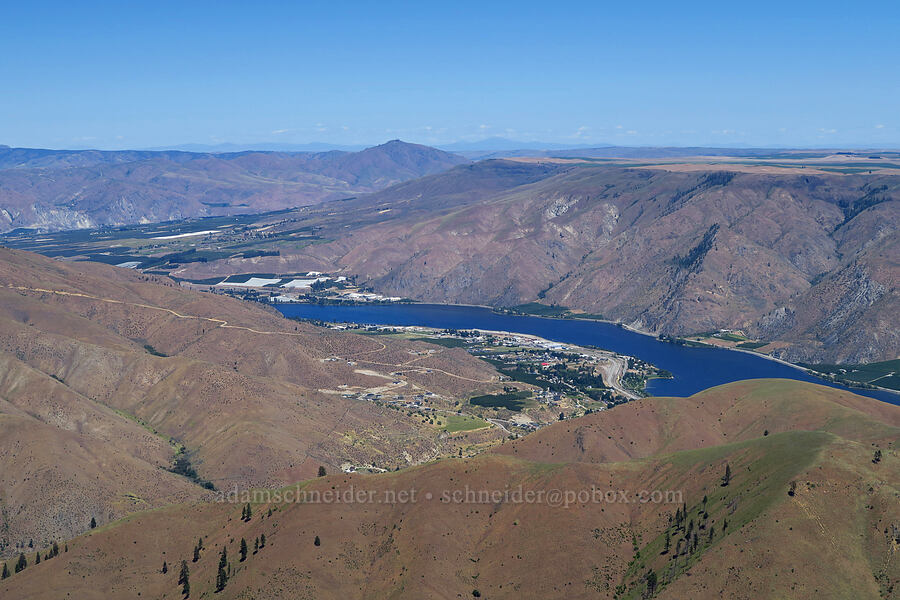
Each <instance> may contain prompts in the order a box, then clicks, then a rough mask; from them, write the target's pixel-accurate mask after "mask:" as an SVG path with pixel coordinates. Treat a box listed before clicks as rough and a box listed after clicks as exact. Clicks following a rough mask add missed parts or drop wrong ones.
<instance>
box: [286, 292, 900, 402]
mask: <svg viewBox="0 0 900 600" xmlns="http://www.w3.org/2000/svg"><path fill="white" fill-rule="evenodd" d="M296 304H315V303H312V302H297V303H296ZM400 304H412V305H418V306H436V307H442V308H446V307H451V308H452V307H460V308H482V309H486V310H489V311H490V312H491V313H493V314H496V315H501V316H511V317H533V318H536V319H547V320H558V321H585V322H593V323H606V324H608V325H613V326H615V327H621V328H622V329H625V330H626V331H629V332H631V333H637V334H640V335H644V336H647V337H650V338H653V339H655V340H658V341H659V342H661V343H671V342H666V341H665V340H662V339H660V338H659V336H658V335H655V334H653V333H650V332H648V331H644V330H642V329H637V328H635V327H632V326H631V325H628V324H626V323H624V322H621V321H611V320H609V319H587V318H581V317H578V316H577V315H573V316H569V317H554V316H547V315H533V314H528V313H522V312H503V309H498V307H495V306H486V305H483V304H463V303H449V302H420V301H416V300H413V301H411V302H403V303H400V302H397V303H391V304H387V303H371V302H362V303H358V304H353V305H350V304H346V306H392V305H400ZM422 327H427V326H422ZM471 329H472V330H478V328H476V327H473V328H471ZM483 331H489V330H483ZM501 333H507V334H513V335H523V336H531V335H532V334H527V333H522V332H515V331H510V332H501ZM548 341H552V340H548ZM697 343H698V344H701V345H702V347H703V348H709V349H716V350H730V351H733V352H741V353H745V354H749V355H751V356H756V357H759V358H764V359H767V360H771V361H774V362H777V363H780V364H782V365H785V366H788V367H792V368H794V369H797V370H798V371H801V372H803V373H806V374H807V375H811V376H813V377H815V378H817V379H821V380H822V381H823V382H827V383H831V384H835V385H840V386H843V387H846V388H849V389H858V390H877V391H880V392H887V393H890V394H892V395H895V396H897V397H898V398H900V390H894V389H891V388H885V387H881V386H877V385H875V386H872V387H862V386H857V385H853V383H852V382H850V383H846V382H843V381H836V380H835V381H832V380H829V379H826V378H825V377H823V376H822V375H821V374H820V373H819V372H818V371H815V370H813V369H810V368H807V367H803V366H801V365H798V364H796V363H792V362H790V361H787V360H784V359H781V358H777V357H775V356H770V355H768V354H763V353H761V352H755V351H753V350H748V349H745V348H734V347H728V346H716V345H715V344H707V343H705V342H697ZM571 345H573V346H574V345H576V344H571ZM601 350H603V351H604V352H609V353H611V354H617V353H615V352H613V351H612V350H606V349H602V348H601ZM636 358H639V357H636Z"/></svg>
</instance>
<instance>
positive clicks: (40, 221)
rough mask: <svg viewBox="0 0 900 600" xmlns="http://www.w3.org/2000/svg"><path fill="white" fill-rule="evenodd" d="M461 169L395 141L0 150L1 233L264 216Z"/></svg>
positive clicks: (445, 157) (451, 157) (440, 155)
mask: <svg viewBox="0 0 900 600" xmlns="http://www.w3.org/2000/svg"><path fill="white" fill-rule="evenodd" d="M465 162H467V161H466V159H465V158H462V157H460V156H457V155H455V154H450V153H448V152H443V151H441V150H436V149H434V148H429V147H427V146H419V145H416V144H407V143H405V142H401V141H399V140H394V141H391V142H388V143H386V144H382V145H381V146H375V147H373V148H368V149H366V150H363V151H360V152H339V151H331V152H320V153H287V152H236V153H229V154H212V153H191V152H180V151H165V152H152V151H122V152H105V151H98V150H37V149H30V148H0V232H2V231H9V230H11V229H16V228H20V227H23V228H39V229H45V230H59V229H78V228H85V227H97V226H103V225H125V224H132V223H142V222H145V223H146V222H156V221H167V220H176V219H183V218H190V217H201V216H212V215H226V214H247V213H256V212H265V211H269V210H278V209H282V208H288V207H293V206H304V205H309V204H315V203H318V202H322V201H325V200H332V199H336V198H346V197H348V196H354V195H357V194H362V193H370V192H374V191H377V190H380V189H383V188H385V187H388V186H390V185H393V184H396V183H401V182H403V181H406V180H409V179H415V178H417V177H422V176H424V175H430V174H433V173H438V172H440V171H443V170H445V169H448V168H450V167H453V166H456V165H459V164H462V163H465Z"/></svg>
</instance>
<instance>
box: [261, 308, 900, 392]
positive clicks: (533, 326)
mask: <svg viewBox="0 0 900 600" xmlns="http://www.w3.org/2000/svg"><path fill="white" fill-rule="evenodd" d="M275 307H276V308H277V309H278V310H279V311H281V313H282V314H284V315H285V316H287V317H296V318H304V319H319V320H322V321H330V322H337V323H341V322H350V323H363V324H371V325H420V326H423V327H436V328H442V329H443V328H451V329H487V330H493V331H508V332H514V333H527V334H531V335H536V336H539V337H542V338H545V339H548V340H553V341H556V342H562V343H567V344H574V345H578V346H596V347H598V348H602V349H604V350H611V351H613V352H617V353H619V354H626V355H629V356H634V357H637V358H640V359H642V360H645V361H647V362H649V363H652V364H653V365H655V366H657V367H659V368H661V369H666V370H668V371H670V372H671V373H672V375H673V376H674V378H673V379H652V380H650V381H649V382H648V384H647V392H648V393H649V394H652V395H654V396H689V395H691V394H694V393H696V392H699V391H701V390H705V389H707V388H710V387H713V386H716V385H721V384H723V383H729V382H732V381H738V380H740V379H759V378H770V377H779V378H785V379H796V380H798V381H809V382H813V383H819V384H822V385H827V386H830V387H835V388H839V389H844V390H849V391H852V392H853V393H855V394H859V395H861V396H869V397H870V398H876V399H878V400H881V401H884V402H889V403H891V404H900V394H895V393H892V392H888V391H884V390H866V389H858V388H847V387H845V386H841V385H836V384H833V383H830V382H828V381H825V380H824V379H821V378H819V377H816V376H815V375H811V374H810V373H807V372H806V371H804V370H802V369H799V368H795V367H792V366H790V365H788V364H785V363H782V362H778V361H775V360H771V359H768V358H765V357H762V356H758V355H755V354H752V353H749V352H738V351H734V350H727V349H723V348H711V347H710V348H695V347H689V346H679V345H676V344H670V343H667V342H661V341H659V340H658V339H656V338H655V337H653V336H649V335H643V334H640V333H636V332H634V331H629V330H628V329H625V328H623V327H619V326H617V325H615V324H613V323H606V322H602V321H588V320H579V319H548V318H544V317H532V316H524V315H504V314H497V313H495V312H493V311H492V310H491V309H489V308H483V307H473V306H450V305H442V304H393V305H382V304H378V305H375V304H363V305H352V306H348V305H341V306H337V305H318V304H302V303H291V304H289V303H282V304H276V305H275Z"/></svg>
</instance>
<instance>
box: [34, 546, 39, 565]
mask: <svg viewBox="0 0 900 600" xmlns="http://www.w3.org/2000/svg"><path fill="white" fill-rule="evenodd" d="M34 564H36V565H39V564H41V551H40V550H38V551H37V552H35V553H34Z"/></svg>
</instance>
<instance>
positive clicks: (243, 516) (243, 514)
mask: <svg viewBox="0 0 900 600" xmlns="http://www.w3.org/2000/svg"><path fill="white" fill-rule="evenodd" d="M246 520H247V507H246V506H242V507H241V521H246Z"/></svg>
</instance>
